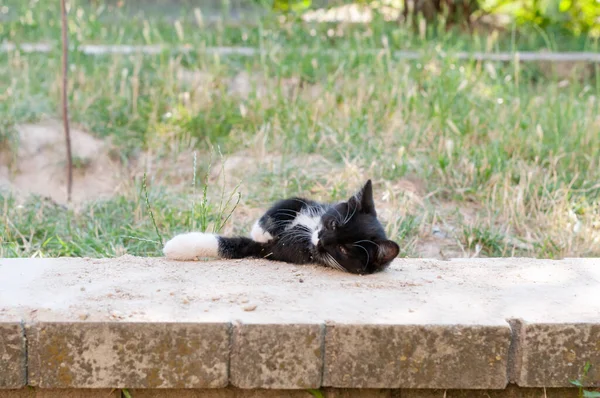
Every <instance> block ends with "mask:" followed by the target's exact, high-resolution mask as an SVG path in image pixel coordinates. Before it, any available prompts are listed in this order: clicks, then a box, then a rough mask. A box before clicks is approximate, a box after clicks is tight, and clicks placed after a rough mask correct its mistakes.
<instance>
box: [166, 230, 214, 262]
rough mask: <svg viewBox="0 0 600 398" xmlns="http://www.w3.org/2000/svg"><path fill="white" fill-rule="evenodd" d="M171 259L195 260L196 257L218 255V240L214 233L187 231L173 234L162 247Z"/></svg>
mask: <svg viewBox="0 0 600 398" xmlns="http://www.w3.org/2000/svg"><path fill="white" fill-rule="evenodd" d="M163 253H164V254H165V256H166V257H167V258H168V259H171V260H184V261H185V260H196V259H197V258H198V257H218V255H219V240H218V238H217V236H216V235H213V234H205V233H202V232H189V233H187V234H181V235H177V236H175V237H174V238H173V239H171V240H170V241H168V242H167V243H166V244H165V247H164V248H163Z"/></svg>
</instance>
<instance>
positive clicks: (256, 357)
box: [230, 324, 324, 389]
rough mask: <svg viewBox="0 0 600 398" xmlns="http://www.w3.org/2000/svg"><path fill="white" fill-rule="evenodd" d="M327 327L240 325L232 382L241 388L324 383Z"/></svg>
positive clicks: (234, 346) (236, 330)
mask: <svg viewBox="0 0 600 398" xmlns="http://www.w3.org/2000/svg"><path fill="white" fill-rule="evenodd" d="M323 335H324V328H323V326H322V325H316V324H312V325H311V324H289V325H285V324H283V325H275V324H237V325H234V327H233V343H232V351H231V369H230V378H231V384H233V385H234V386H236V387H240V388H246V389H250V388H272V389H304V388H318V387H320V386H321V372H322V369H323V338H324V336H323Z"/></svg>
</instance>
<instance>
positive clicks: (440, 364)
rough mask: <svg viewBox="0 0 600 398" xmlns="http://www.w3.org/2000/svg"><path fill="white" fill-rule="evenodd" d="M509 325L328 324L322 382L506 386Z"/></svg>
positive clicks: (340, 384) (333, 384)
mask: <svg viewBox="0 0 600 398" xmlns="http://www.w3.org/2000/svg"><path fill="white" fill-rule="evenodd" d="M510 337H511V331H510V328H509V327H508V325H506V326H504V325H496V326H457V325H385V324H381V325H345V324H331V325H327V328H326V336H325V371H324V380H323V385H325V386H329V387H342V388H448V389H450V388H454V389H460V388H469V389H471V388H473V389H482V388H492V389H494V388H504V387H505V386H506V384H507V357H508V348H509V345H510Z"/></svg>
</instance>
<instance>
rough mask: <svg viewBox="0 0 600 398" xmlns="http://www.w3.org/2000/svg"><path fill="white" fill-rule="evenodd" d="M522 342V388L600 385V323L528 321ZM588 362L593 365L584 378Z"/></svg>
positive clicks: (519, 372)
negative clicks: (576, 381) (543, 322)
mask: <svg viewBox="0 0 600 398" xmlns="http://www.w3.org/2000/svg"><path fill="white" fill-rule="evenodd" d="M521 336H522V337H521V338H522V341H521V342H518V351H519V354H520V355H521V366H520V369H519V370H518V378H517V384H518V385H519V386H521V387H570V386H572V384H571V383H570V381H571V380H581V381H582V383H583V384H584V385H585V386H591V387H600V324H598V323H596V324H586V323H574V324H527V323H525V325H524V332H523V333H522V334H521ZM586 363H589V364H590V365H591V366H590V368H589V369H588V372H587V375H586V376H585V377H584V368H585V365H586Z"/></svg>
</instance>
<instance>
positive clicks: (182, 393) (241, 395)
mask: <svg viewBox="0 0 600 398" xmlns="http://www.w3.org/2000/svg"><path fill="white" fill-rule="evenodd" d="M130 392H131V395H132V397H134V398H314V397H313V395H312V394H310V393H309V392H308V391H306V390H242V389H238V388H224V389H216V390H209V389H201V390H171V389H166V390H130ZM366 398H369V397H366Z"/></svg>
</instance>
